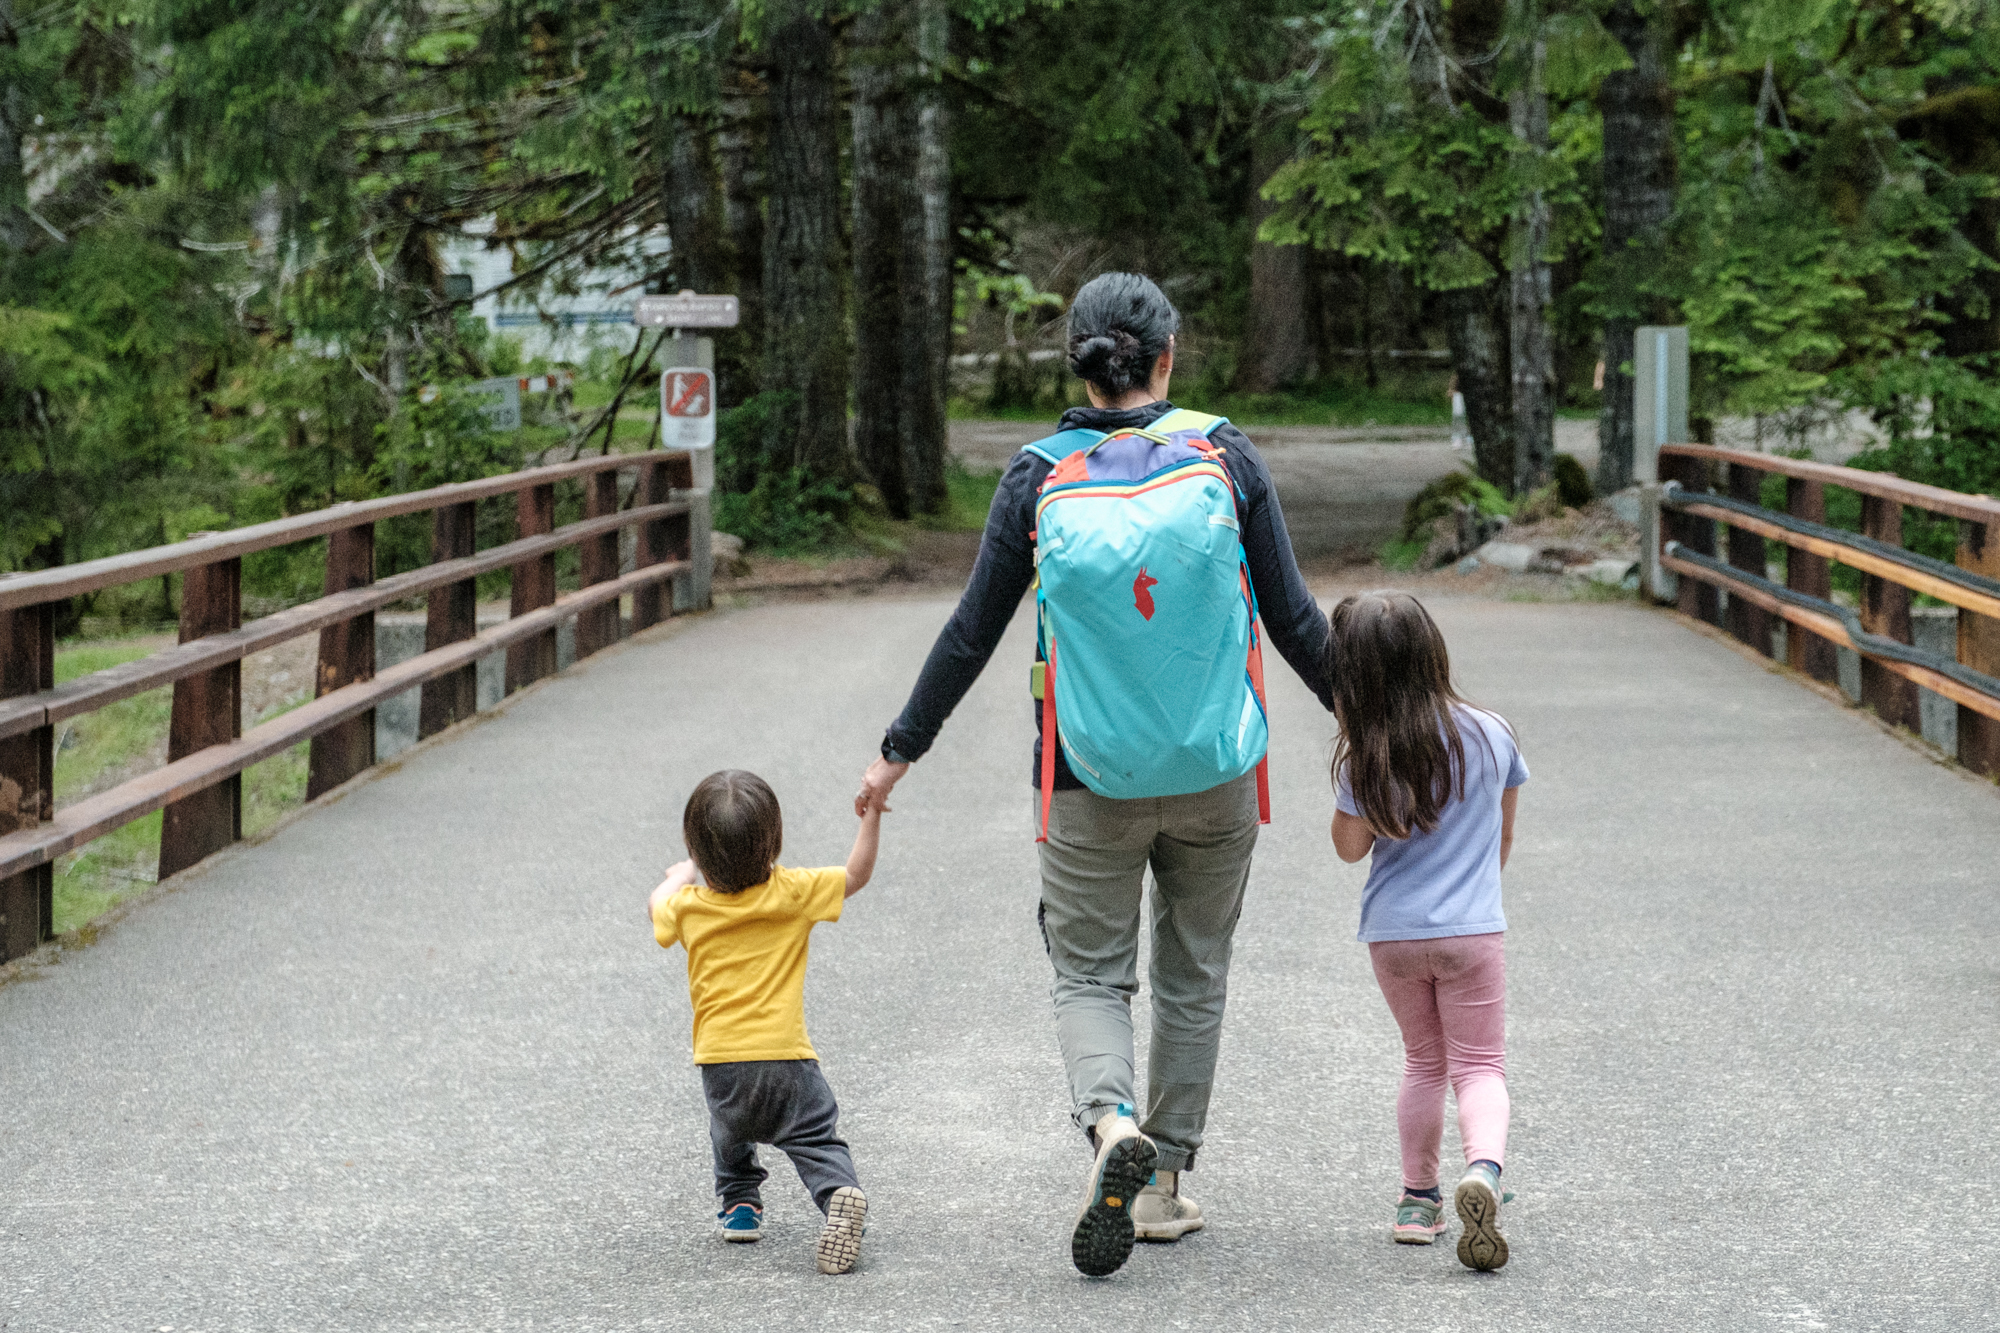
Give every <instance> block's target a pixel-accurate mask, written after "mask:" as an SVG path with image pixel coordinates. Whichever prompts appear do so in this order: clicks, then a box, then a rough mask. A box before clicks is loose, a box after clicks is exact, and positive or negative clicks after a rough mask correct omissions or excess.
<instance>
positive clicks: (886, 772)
mask: <svg viewBox="0 0 2000 1333" xmlns="http://www.w3.org/2000/svg"><path fill="white" fill-rule="evenodd" d="M909 771H910V766H909V765H908V764H892V763H890V762H889V761H888V760H887V759H884V758H882V757H881V756H880V755H877V756H876V758H875V762H874V763H872V764H870V765H868V771H867V772H866V773H863V774H862V775H861V790H860V791H859V792H857V793H855V796H854V817H855V818H856V819H859V818H860V817H861V816H863V815H865V814H867V813H868V807H870V806H878V807H880V808H881V809H882V810H884V811H886V810H888V808H889V793H890V791H891V790H893V789H894V788H895V785H896V784H897V783H899V782H901V781H902V780H903V774H905V773H907V772H909Z"/></svg>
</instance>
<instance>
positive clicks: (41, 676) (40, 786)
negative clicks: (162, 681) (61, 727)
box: [0, 602, 56, 963]
mask: <svg viewBox="0 0 2000 1333" xmlns="http://www.w3.org/2000/svg"><path fill="white" fill-rule="evenodd" d="M55 683H56V637H55V606H54V604H53V603H49V602H44V603H42V604H41V605H39V606H24V607H21V608H19V609H17V610H13V611H0V699H5V698H13V697H15V696H17V695H22V694H36V693H39V692H40V691H42V690H46V689H50V688H53V687H54V685H55ZM55 757H56V752H55V728H54V727H36V728H35V729H34V730H33V731H24V732H22V733H21V734H19V735H17V736H9V737H7V738H5V739H4V740H0V834H7V833H13V832H16V831H17V830H20V829H30V828H34V827H35V826H36V825H38V824H41V823H43V822H44V821H46V820H50V819H53V818H55V813H56V802H55ZM54 888H55V863H54V862H50V861H45V862H43V863H42V864H41V865H38V866H36V867H34V868H33V869H31V870H24V871H22V872H21V873H20V874H18V875H9V876H8V877H7V878H5V879H0V963H4V962H6V961H7V960H8V959H10V958H19V957H20V956H21V955H22V954H24V953H27V952H28V951H29V950H31V949H33V948H34V947H35V946H36V945H38V944H40V943H41V942H42V941H43V940H45V939H47V938H49V936H50V935H51V934H53V933H54V931H55V893H54Z"/></svg>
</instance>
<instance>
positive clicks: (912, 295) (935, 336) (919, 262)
mask: <svg viewBox="0 0 2000 1333" xmlns="http://www.w3.org/2000/svg"><path fill="white" fill-rule="evenodd" d="M911 18H912V20H913V22H912V24H911V31H910V34H909V35H910V37H911V39H912V41H913V44H914V46H915V48H916V50H915V55H916V62H915V70H914V73H915V80H914V82H913V84H912V85H911V88H910V94H909V98H908V101H907V107H908V122H907V123H908V124H909V126H910V129H911V139H912V151H911V154H910V159H911V170H910V172H909V174H908V180H909V183H910V188H909V191H908V193H907V195H906V198H905V200H904V204H903V244H902V260H901V266H900V267H901V271H902V278H901V281H902V296H903V352H902V361H903V413H902V420H901V423H900V430H901V444H902V453H903V473H904V476H905V477H907V478H908V482H909V489H910V507H911V508H912V509H915V510H916V511H918V512H920V513H925V514H938V513H942V512H944V508H945V504H946V501H947V499H948V498H949V497H948V495H947V492H946V489H945V468H944V464H945V450H946V444H947V440H946V430H947V428H946V424H945V395H946V393H947V391H948V390H949V388H950V374H951V362H950V355H951V305H952V301H951V297H952V290H951V289H952V271H951V151H950V139H949V132H950V125H949V123H948V115H947V108H946V106H945V100H944V81H943V80H944V64H945V59H946V57H947V55H948V54H949V42H950V37H951V15H950V11H949V10H948V9H947V8H946V7H945V2H944V0H915V4H914V12H913V13H912V15H911Z"/></svg>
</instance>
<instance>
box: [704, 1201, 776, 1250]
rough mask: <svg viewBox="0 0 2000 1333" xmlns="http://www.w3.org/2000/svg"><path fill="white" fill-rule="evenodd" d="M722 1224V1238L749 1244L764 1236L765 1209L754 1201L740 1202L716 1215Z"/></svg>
mask: <svg viewBox="0 0 2000 1333" xmlns="http://www.w3.org/2000/svg"><path fill="white" fill-rule="evenodd" d="M715 1220H716V1221H717V1222H720V1223H721V1224H722V1238H723V1239H724V1240H726V1241H729V1242H731V1243H732V1244H736V1245H748V1244H749V1243H750V1242H751V1241H753V1240H762V1239H763V1238H764V1210H763V1209H762V1208H759V1207H758V1206H757V1205H756V1204H754V1203H739V1204H737V1205H736V1206H735V1207H734V1208H725V1209H723V1210H722V1211H721V1212H719V1213H717V1214H716V1215H715Z"/></svg>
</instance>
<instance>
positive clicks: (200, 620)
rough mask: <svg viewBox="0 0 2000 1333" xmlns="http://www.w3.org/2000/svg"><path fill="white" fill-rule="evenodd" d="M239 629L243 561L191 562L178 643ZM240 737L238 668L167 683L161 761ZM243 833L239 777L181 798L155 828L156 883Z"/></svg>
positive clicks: (222, 668) (184, 580) (228, 666)
mask: <svg viewBox="0 0 2000 1333" xmlns="http://www.w3.org/2000/svg"><path fill="white" fill-rule="evenodd" d="M242 624H243V562H242V561H241V560H240V559H237V560H219V561H217V562H216V563H214V564H212V565H197V566H195V567H194V568H193V569H190V570H188V571H187V573H186V574H185V575H183V576H182V583H181V624H180V641H181V642H182V643H192V642H193V641H194V640H196V639H203V638H207V637H208V636H209V635H211V634H226V633H228V632H229V631H231V630H234V629H239V628H241V627H242ZM242 734H243V664H242V663H241V662H229V663H226V664H224V665H222V666H219V667H214V668H212V669H210V670H208V671H203V672H199V673H197V674H195V675H192V676H186V677H183V678H182V679H180V680H177V681H175V682H174V711H173V719H172V721H171V722H169V724H168V727H167V762H168V763H173V762H174V761H175V760H179V759H185V758H187V757H188V756H189V755H191V754H195V753H197V752H199V751H202V750H205V749H207V748H208V747H210V746H211V745H224V744H227V743H228V742H230V741H233V740H235V739H236V738H237V737H238V736H240V735H242ZM242 836H243V775H242V774H241V773H235V774H231V775H230V776H229V777H226V778H224V779H223V780H222V781H220V782H218V783H216V784H215V785H214V786H212V787H205V788H203V789H202V790H200V791H198V792H194V793H192V794H191V795H188V796H183V797H181V799H180V800H178V801H175V802H174V803H173V804H171V805H169V806H168V807H167V811H166V817H165V819H164V820H163V821H162V823H161V825H160V874H159V877H160V878H161V879H165V878H167V877H168V876H169V875H175V874H178V873H180V872H181V871H183V870H185V869H187V868H188V867H189V866H191V865H193V864H194V863H195V862H197V861H199V860H201V859H202V858H203V857H205V856H208V855H210V854H212V853H214V852H219V851H221V850H222V849H223V848H224V847H227V846H228V845H229V844H230V843H232V842H235V841H237V840H238V839H240V838H241V837H242Z"/></svg>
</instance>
